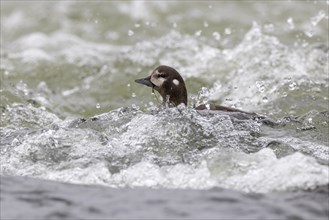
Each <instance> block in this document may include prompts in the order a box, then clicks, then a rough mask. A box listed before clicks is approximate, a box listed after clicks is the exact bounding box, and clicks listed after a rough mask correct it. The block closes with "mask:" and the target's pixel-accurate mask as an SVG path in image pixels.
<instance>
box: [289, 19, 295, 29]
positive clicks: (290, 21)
mask: <svg viewBox="0 0 329 220" xmlns="http://www.w3.org/2000/svg"><path fill="white" fill-rule="evenodd" d="M287 23H288V25H289V28H290V29H294V28H295V24H294V20H293V18H292V17H290V18H288V19H287Z"/></svg>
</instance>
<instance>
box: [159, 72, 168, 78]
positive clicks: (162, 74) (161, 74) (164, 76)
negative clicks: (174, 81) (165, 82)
mask: <svg viewBox="0 0 329 220" xmlns="http://www.w3.org/2000/svg"><path fill="white" fill-rule="evenodd" d="M158 77H162V78H166V77H167V74H166V73H161V72H160V73H159V74H158Z"/></svg>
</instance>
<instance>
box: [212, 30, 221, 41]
mask: <svg viewBox="0 0 329 220" xmlns="http://www.w3.org/2000/svg"><path fill="white" fill-rule="evenodd" d="M212 36H213V37H214V38H215V40H220V34H219V33H218V32H214V33H212Z"/></svg>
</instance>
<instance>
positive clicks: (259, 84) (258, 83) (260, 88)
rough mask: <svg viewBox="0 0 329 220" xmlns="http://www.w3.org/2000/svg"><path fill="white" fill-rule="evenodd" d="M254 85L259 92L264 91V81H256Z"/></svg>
mask: <svg viewBox="0 0 329 220" xmlns="http://www.w3.org/2000/svg"><path fill="white" fill-rule="evenodd" d="M256 87H257V88H258V91H259V92H260V93H263V92H264V91H265V85H264V81H256Z"/></svg>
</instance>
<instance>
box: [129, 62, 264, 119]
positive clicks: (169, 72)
mask: <svg viewBox="0 0 329 220" xmlns="http://www.w3.org/2000/svg"><path fill="white" fill-rule="evenodd" d="M135 82H136V83H140V84H143V85H146V86H149V87H151V88H152V89H155V90H156V91H158V92H159V94H160V95H161V97H162V100H163V104H164V105H168V106H170V107H174V106H178V105H179V104H181V103H183V104H185V105H187V91H186V86H185V82H184V80H183V78H182V77H181V75H180V74H179V73H178V72H177V71H176V70H175V69H174V68H172V67H169V66H158V67H157V68H156V69H155V70H153V72H152V73H151V75H150V76H148V77H146V78H141V79H137V80H135ZM195 109H196V110H198V111H203V110H208V111H211V112H213V113H214V112H218V113H228V114H229V115H235V116H238V117H237V118H262V116H259V115H258V114H256V113H250V112H245V111H242V110H239V109H235V108H230V107H226V106H221V105H214V104H206V105H199V106H196V107H195ZM239 115H241V117H239Z"/></svg>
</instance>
